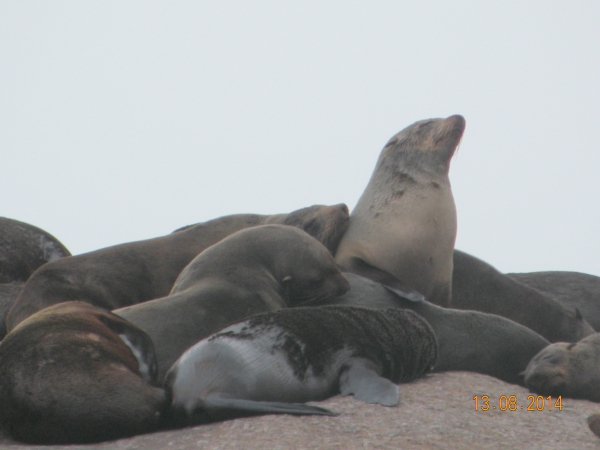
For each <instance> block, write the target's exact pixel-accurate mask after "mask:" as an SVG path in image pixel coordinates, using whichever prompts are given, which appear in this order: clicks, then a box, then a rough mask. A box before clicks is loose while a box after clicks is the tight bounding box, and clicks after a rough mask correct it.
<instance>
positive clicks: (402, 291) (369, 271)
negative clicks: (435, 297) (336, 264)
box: [344, 257, 425, 302]
mask: <svg viewBox="0 0 600 450" xmlns="http://www.w3.org/2000/svg"><path fill="white" fill-rule="evenodd" d="M344 270H346V271H348V272H351V273H354V274H356V275H360V276H361V277H365V278H369V279H370V280H373V281H377V282H378V283H381V284H382V285H383V286H385V287H386V288H388V289H389V290H390V291H391V292H393V293H394V294H396V295H399V296H400V297H402V298H405V299H407V300H410V301H412V302H422V301H423V300H425V297H424V296H423V294H421V293H420V292H418V291H415V290H414V289H413V288H410V287H408V286H407V285H405V284H404V283H402V282H401V281H400V280H398V279H397V278H396V277H394V276H393V275H392V274H390V273H389V272H386V271H385V270H382V269H380V268H379V267H375V266H373V265H371V264H369V263H368V262H366V261H365V260H364V259H362V258H356V257H355V258H352V260H351V262H350V265H349V267H344Z"/></svg>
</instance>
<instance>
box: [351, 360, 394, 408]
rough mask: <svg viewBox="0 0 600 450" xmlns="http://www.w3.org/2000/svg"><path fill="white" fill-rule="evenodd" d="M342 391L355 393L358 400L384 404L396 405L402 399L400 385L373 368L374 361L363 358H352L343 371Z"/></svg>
mask: <svg viewBox="0 0 600 450" xmlns="http://www.w3.org/2000/svg"><path fill="white" fill-rule="evenodd" d="M340 393H341V394H342V395H350V394H353V395H354V398H355V399H357V400H362V401H363V402H366V403H379V404H380V405H383V406H396V405H397V404H398V402H399V401H400V393H399V389H398V386H397V385H395V384H394V383H392V382H391V381H390V380H388V379H386V378H383V377H381V376H380V375H379V374H378V373H377V372H376V371H375V370H374V369H373V363H372V362H370V361H367V360H365V359H361V358H354V359H352V360H351V361H350V364H349V365H348V368H347V369H346V370H345V371H343V372H342V374H341V376H340Z"/></svg>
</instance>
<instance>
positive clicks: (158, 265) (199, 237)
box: [6, 204, 348, 330]
mask: <svg viewBox="0 0 600 450" xmlns="http://www.w3.org/2000/svg"><path fill="white" fill-rule="evenodd" d="M267 223H278V224H284V225H293V226H297V227H298V228H302V229H304V230H306V231H307V232H309V233H310V234H312V235H313V236H315V237H316V238H317V239H319V240H320V241H321V242H322V243H324V244H325V245H327V246H328V248H329V249H330V251H334V250H335V246H336V245H337V243H338V242H339V239H340V237H341V236H342V234H343V233H344V231H345V230H346V227H347V225H348V208H347V207H346V205H343V204H340V205H334V206H322V205H315V206H311V207H308V208H303V209H300V210H298V211H295V212H292V213H290V214H278V215H273V216H262V215H258V214H237V215H232V216H225V217H221V218H218V219H214V220H210V221H208V222H204V223H200V224H196V225H193V226H190V227H188V228H186V229H184V230H181V231H177V232H174V233H172V234H169V235H167V236H162V237H159V238H154V239H147V240H144V241H137V242H130V243H126V244H120V245H115V246H112V247H108V248H104V249H100V250H96V251H93V252H90V253H85V254H82V255H77V256H73V257H71V258H63V259H59V260H57V261H53V262H52V263H48V264H46V265H44V266H43V267H42V268H40V270H38V271H37V272H36V273H35V275H34V276H32V277H31V278H30V279H29V280H28V281H27V283H26V284H25V286H24V288H23V291H22V292H21V294H20V295H19V297H18V298H17V300H16V301H15V303H14V304H13V306H12V308H11V309H10V311H9V313H8V315H7V317H6V327H7V329H8V330H11V329H12V328H14V326H15V325H16V324H18V323H19V322H20V321H21V320H23V319H24V318H26V317H28V316H30V315H31V314H33V313H34V312H36V311H38V310H40V309H42V308H44V307H46V306H48V305H52V304H55V303H60V302H64V301H68V300H82V301H86V302H89V303H92V304H94V305H96V306H100V307H102V308H105V309H108V310H113V309H116V308H120V307H124V306H129V305H133V304H136V303H140V302H144V301H146V300H150V299H153V298H159V297H164V296H165V295H167V294H168V293H169V291H170V290H171V287H172V286H173V283H174V281H175V279H176V278H177V276H178V275H179V273H180V272H181V270H182V269H183V268H184V267H185V266H186V265H187V264H189V262H190V261H191V260H192V259H194V257H196V255H198V254H199V253H200V252H201V251H202V250H204V249H205V248H207V247H209V246H210V245H212V244H215V243H217V242H219V241H220V240H221V239H223V238H225V237H227V236H229V235H230V234H232V233H234V232H236V231H239V230H242V229H244V228H249V227H253V226H258V225H264V224H267Z"/></svg>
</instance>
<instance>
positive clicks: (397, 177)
mask: <svg viewBox="0 0 600 450" xmlns="http://www.w3.org/2000/svg"><path fill="white" fill-rule="evenodd" d="M464 129H465V119H464V118H463V117H462V116H459V115H455V116H450V117H448V118H446V119H430V120H422V121H419V122H416V123H414V124H412V125H410V126H409V127H407V128H405V129H404V130H402V131H401V132H399V133H398V134H396V135H395V136H394V137H392V138H391V139H390V140H389V142H388V143H387V144H386V146H385V147H384V148H383V150H382V152H381V155H380V156H379V160H378V161H377V165H376V166H375V171H374V172H373V175H372V176H371V180H370V181H369V184H368V185H367V187H366V189H365V191H364V192H363V194H362V196H361V197H360V199H359V200H358V203H357V205H356V207H355V208H354V209H353V210H352V213H351V215H350V225H349V227H348V231H347V232H346V234H345V235H344V237H343V238H342V241H341V242H340V245H339V247H338V250H337V253H336V262H337V263H338V264H339V265H340V266H341V267H342V268H343V270H345V271H347V272H352V273H356V274H358V275H361V276H364V277H367V278H371V279H372V280H374V281H377V282H380V283H382V284H385V285H387V286H390V287H393V288H396V289H400V290H403V291H407V290H410V289H413V290H416V291H418V292H420V293H421V294H423V295H424V296H425V298H426V299H427V300H429V301H430V302H432V303H436V304H438V305H442V306H447V305H448V304H449V302H450V295H451V290H452V250H453V249H454V241H455V239H456V207H455V205H454V198H453V197H452V190H451V188H450V180H449V178H448V171H449V169H450V160H451V158H452V156H453V155H454V152H455V150H456V148H457V146H458V144H459V143H460V140H461V137H462V135H463V132H464ZM407 288H409V289H407Z"/></svg>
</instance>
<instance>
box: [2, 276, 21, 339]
mask: <svg viewBox="0 0 600 450" xmlns="http://www.w3.org/2000/svg"><path fill="white" fill-rule="evenodd" d="M24 284H25V283H23V282H22V281H14V282H12V283H3V284H0V341H1V340H2V339H4V336H6V325H5V324H4V319H5V318H6V314H8V310H9V309H10V307H11V306H12V304H13V303H14V301H15V299H16V298H17V295H19V292H21V289H23V285H24Z"/></svg>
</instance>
